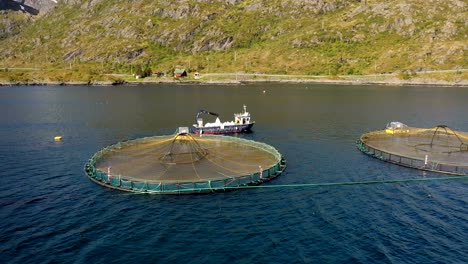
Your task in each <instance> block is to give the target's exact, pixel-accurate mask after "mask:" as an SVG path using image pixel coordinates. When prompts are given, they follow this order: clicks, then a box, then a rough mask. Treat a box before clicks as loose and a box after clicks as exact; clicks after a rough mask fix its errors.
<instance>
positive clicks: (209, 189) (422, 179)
mask: <svg viewBox="0 0 468 264" xmlns="http://www.w3.org/2000/svg"><path fill="white" fill-rule="evenodd" d="M447 180H468V175H463V176H449V177H433V178H410V179H395V180H374V181H359V182H323V183H298V184H277V185H241V186H225V187H224V188H223V189H216V190H213V189H212V188H197V190H199V191H213V192H219V191H223V190H224V191H230V190H237V189H273V188H302V187H324V186H347V185H348V186H349V185H371V184H386V183H404V182H428V181H447ZM173 192H174V193H183V192H184V191H183V190H174V191H173ZM137 193H139V194H144V193H150V192H137Z"/></svg>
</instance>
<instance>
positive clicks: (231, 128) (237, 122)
mask: <svg viewBox="0 0 468 264" xmlns="http://www.w3.org/2000/svg"><path fill="white" fill-rule="evenodd" d="M201 114H208V115H213V116H216V120H215V122H213V123H205V124H204V123H203V118H202V117H201ZM195 120H196V122H197V123H196V124H194V125H193V126H192V133H195V134H232V133H243V132H250V131H251V129H252V126H253V125H254V124H255V121H251V120H250V113H249V112H247V107H246V106H245V105H244V111H243V112H242V113H235V114H234V121H228V122H221V120H220V119H219V116H218V114H217V113H213V112H210V111H206V110H203V109H202V110H200V111H199V112H198V113H197V117H196V119H195Z"/></svg>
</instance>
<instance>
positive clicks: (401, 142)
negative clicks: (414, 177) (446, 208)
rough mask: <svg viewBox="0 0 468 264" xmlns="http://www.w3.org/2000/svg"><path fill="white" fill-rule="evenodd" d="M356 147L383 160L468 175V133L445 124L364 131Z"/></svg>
mask: <svg viewBox="0 0 468 264" xmlns="http://www.w3.org/2000/svg"><path fill="white" fill-rule="evenodd" d="M357 147H358V148H359V149H360V150H361V151H362V152H364V153H365V154H367V155H370V156H372V157H375V158H378V159H380V160H383V161H386V162H390V163H394V164H398V165H402V166H406V167H411V168H416V169H420V170H427V171H434V172H440V173H446V174H454V175H468V133H466V132H459V131H454V130H452V129H450V128H449V127H447V126H445V125H439V126H436V127H434V128H429V129H425V128H414V127H408V126H406V125H404V124H402V123H399V122H392V123H390V124H389V125H388V126H387V128H386V129H384V130H380V131H373V132H369V133H366V134H363V135H362V136H361V138H360V139H359V140H358V141H357Z"/></svg>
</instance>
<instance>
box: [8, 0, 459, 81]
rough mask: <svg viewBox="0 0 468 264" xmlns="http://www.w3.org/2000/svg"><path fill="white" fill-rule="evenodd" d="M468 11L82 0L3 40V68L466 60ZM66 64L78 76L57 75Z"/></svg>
mask: <svg viewBox="0 0 468 264" xmlns="http://www.w3.org/2000/svg"><path fill="white" fill-rule="evenodd" d="M467 17H468V12H467V4H466V1H461V0H453V1H442V0H427V1H419V0H392V1H388V0H387V1H383V0H331V1H330V0H329V1H325V0H296V1H290V0H269V1H264V0H224V1H222V0H221V1H216V0H215V1H208V0H198V1H196V0H167V1H152V0H128V1H120V0H93V1H85V0H74V1H68V2H67V3H65V2H60V3H59V4H58V6H57V8H56V9H55V10H54V11H52V12H49V13H48V14H47V15H45V16H43V17H41V18H39V19H37V20H36V21H35V23H33V24H31V25H29V26H27V27H23V29H22V31H21V32H20V33H19V34H16V35H14V36H9V37H7V38H5V39H3V40H0V68H1V67H8V68H12V67H37V68H43V69H47V71H46V72H45V73H43V74H46V75H47V76H48V78H50V79H58V78H65V79H66V78H72V79H74V80H83V79H93V78H97V79H99V78H103V76H104V75H103V74H106V73H130V72H132V71H133V70H134V68H135V66H136V65H150V66H151V68H152V69H153V70H155V71H156V70H159V71H163V72H170V71H171V70H172V69H173V68H174V67H176V66H177V65H180V66H183V67H185V68H187V69H189V70H190V71H200V72H202V73H203V72H246V73H255V72H261V73H269V74H306V75H346V74H373V73H388V72H398V71H405V70H406V71H419V70H428V69H432V70H448V69H461V68H464V67H466V65H468V57H467V55H466V51H467V48H468V41H467V40H468V38H467V33H468V27H467V25H468V19H467ZM63 69H68V71H70V72H72V73H70V74H69V75H70V76H68V77H67V76H56V75H60V74H62V75H63V71H61V70H63ZM28 78H31V77H28Z"/></svg>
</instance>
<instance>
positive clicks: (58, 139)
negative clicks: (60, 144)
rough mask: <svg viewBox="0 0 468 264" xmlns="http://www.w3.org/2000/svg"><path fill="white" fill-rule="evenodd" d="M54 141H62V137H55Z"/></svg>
mask: <svg viewBox="0 0 468 264" xmlns="http://www.w3.org/2000/svg"><path fill="white" fill-rule="evenodd" d="M54 140H55V141H60V140H62V136H55V137H54Z"/></svg>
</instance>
